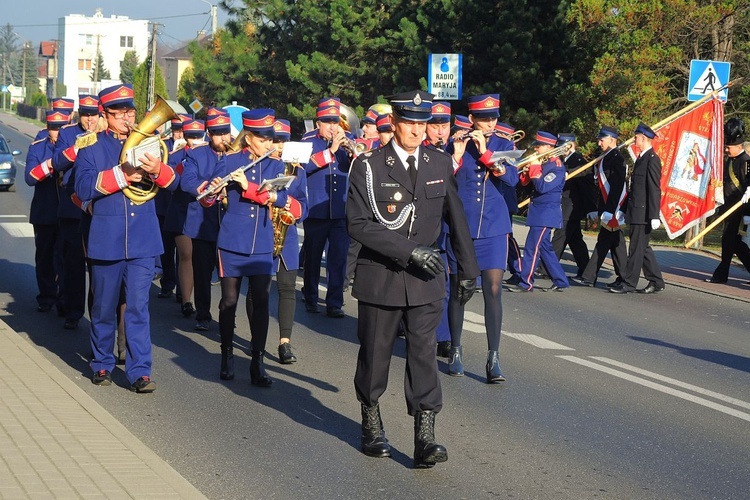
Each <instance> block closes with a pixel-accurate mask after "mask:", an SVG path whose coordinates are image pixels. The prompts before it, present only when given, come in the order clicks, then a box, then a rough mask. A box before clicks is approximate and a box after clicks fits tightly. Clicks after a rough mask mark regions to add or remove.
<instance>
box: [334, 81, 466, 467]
mask: <svg viewBox="0 0 750 500" xmlns="http://www.w3.org/2000/svg"><path fill="white" fill-rule="evenodd" d="M432 98H433V96H432V95H431V94H428V93H426V92H422V91H411V92H405V93H402V94H399V95H396V96H393V98H392V99H391V106H392V108H393V113H392V115H391V121H392V123H393V127H394V134H395V135H394V138H393V140H391V141H390V142H389V143H388V144H387V145H386V146H384V147H383V148H380V149H378V150H375V151H371V152H369V153H365V154H363V155H360V156H359V157H358V158H357V160H355V162H354V163H353V164H352V168H351V171H350V187H349V195H348V200H347V204H346V215H347V228H348V231H349V234H350V236H351V237H352V238H354V239H355V240H357V241H359V242H360V243H361V244H362V249H361V250H360V252H359V255H358V257H357V271H356V273H357V279H356V280H355V282H354V288H353V290H352V295H354V297H356V298H357V299H358V301H359V305H358V308H359V309H358V313H359V314H358V319H359V321H358V326H357V335H358V337H359V342H360V350H359V356H358V360H357V372H356V375H355V377H354V386H355V389H356V392H357V399H358V400H359V401H360V403H361V404H362V451H363V452H364V453H365V454H366V455H368V456H374V457H387V456H390V446H389V445H388V440H387V439H386V438H385V432H384V431H383V423H382V420H381V418H380V409H379V406H378V400H379V398H380V396H381V395H382V394H383V392H385V389H386V386H387V383H388V369H389V366H390V359H391V352H392V350H393V343H394V341H395V340H396V336H397V334H398V327H399V322H400V321H401V320H403V322H404V325H405V330H406V340H407V343H406V345H407V355H406V377H405V393H406V394H405V395H406V404H407V408H408V412H409V415H412V416H413V417H414V434H415V436H414V466H415V467H418V468H423V467H432V466H433V465H435V463H438V462H444V461H446V460H447V459H448V452H447V450H446V449H445V447H444V446H442V445H440V444H437V443H436V442H435V414H436V413H438V412H439V411H440V409H441V408H442V405H443V401H442V391H441V388H440V380H439V378H438V369H437V357H436V344H435V329H436V328H437V326H438V324H439V323H440V318H441V317H442V312H443V299H444V297H445V293H446V292H445V275H444V267H443V261H442V259H441V257H440V251H439V249H438V248H437V246H436V242H437V240H438V237H439V236H440V229H441V224H442V222H443V220H445V222H446V223H447V224H448V226H449V229H450V238H451V244H452V245H453V250H454V252H455V254H456V258H457V261H458V269H457V274H458V279H459V286H458V288H457V290H456V291H455V293H457V294H458V295H459V297H460V300H462V301H463V302H464V303H465V302H466V301H468V300H469V298H470V297H471V295H472V294H473V292H474V290H475V288H476V277H477V276H478V275H479V267H478V265H477V262H476V257H475V256H474V247H473V245H472V241H471V235H470V234H469V227H468V224H467V222H466V217H465V215H464V211H463V207H462V205H461V200H460V199H459V197H458V193H457V187H456V181H455V180H454V178H453V164H452V161H451V158H450V156H448V155H447V154H445V153H442V152H440V151H437V150H435V149H432V148H426V147H424V146H422V139H423V137H424V134H425V127H426V123H427V121H428V120H429V119H430V117H431V115H432Z"/></svg>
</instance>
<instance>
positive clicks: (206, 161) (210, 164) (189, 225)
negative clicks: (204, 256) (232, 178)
mask: <svg viewBox="0 0 750 500" xmlns="http://www.w3.org/2000/svg"><path fill="white" fill-rule="evenodd" d="M224 158H225V155H224V154H223V153H217V152H216V151H214V150H213V149H211V146H209V145H208V144H202V145H200V146H197V147H195V148H190V149H189V150H187V151H186V152H185V159H184V160H182V174H181V176H180V189H181V190H182V191H184V192H185V193H187V194H188V195H190V198H189V200H190V201H189V202H188V205H187V212H186V213H187V215H186V218H185V226H184V228H183V230H182V234H184V235H186V236H189V237H191V238H194V239H198V240H205V241H216V238H217V237H218V236H219V223H220V222H221V211H220V205H219V204H218V203H217V204H215V205H213V206H210V207H204V206H202V205H201V204H200V203H199V202H198V201H197V200H196V199H195V197H196V196H198V194H199V191H198V188H200V187H201V186H203V185H204V183H206V182H211V180H212V179H213V178H214V177H221V176H223V175H224V172H225V170H224ZM238 166H239V165H238Z"/></svg>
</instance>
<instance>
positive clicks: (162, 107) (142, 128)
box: [120, 96, 177, 205]
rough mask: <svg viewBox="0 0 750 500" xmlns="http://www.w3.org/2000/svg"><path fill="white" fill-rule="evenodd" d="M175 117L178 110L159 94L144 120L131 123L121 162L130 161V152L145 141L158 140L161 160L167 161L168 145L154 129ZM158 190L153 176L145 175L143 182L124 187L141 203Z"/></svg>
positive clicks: (133, 200) (133, 199) (135, 200)
mask: <svg viewBox="0 0 750 500" xmlns="http://www.w3.org/2000/svg"><path fill="white" fill-rule="evenodd" d="M175 118H177V111H176V110H175V109H173V108H172V106H170V104H169V103H168V102H167V101H165V100H164V99H163V98H162V97H159V96H157V98H156V104H154V107H153V108H151V110H150V111H149V112H148V113H146V116H145V117H143V120H141V122H140V123H139V124H138V125H130V135H129V136H128V138H127V139H126V140H125V144H123V145H122V152H121V153H120V163H125V162H126V161H128V152H129V151H130V150H132V149H133V148H135V147H136V146H138V145H140V144H141V143H142V142H144V141H149V142H154V141H158V142H159V147H160V149H161V160H162V162H165V163H166V161H167V157H168V156H169V152H168V151H167V145H166V144H164V141H163V140H162V139H161V138H160V137H158V136H154V131H156V129H157V128H159V127H161V126H162V125H163V124H165V123H166V122H168V121H169V120H172V119H175ZM157 191H159V187H158V186H157V185H156V184H155V183H154V181H153V180H152V179H151V177H150V176H148V175H144V176H143V179H142V180H141V182H138V183H134V184H130V185H129V186H125V187H124V188H123V189H122V194H124V195H125V196H126V197H127V198H128V199H130V201H132V202H133V203H136V204H138V205H140V204H141V203H145V202H147V201H148V200H150V199H151V198H153V197H154V196H156V193H157Z"/></svg>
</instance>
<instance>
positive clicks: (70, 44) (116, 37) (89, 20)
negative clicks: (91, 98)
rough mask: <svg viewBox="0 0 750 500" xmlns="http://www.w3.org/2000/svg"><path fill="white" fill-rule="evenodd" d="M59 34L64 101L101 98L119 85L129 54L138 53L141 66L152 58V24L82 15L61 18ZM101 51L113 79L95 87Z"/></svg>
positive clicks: (126, 19)
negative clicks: (93, 75)
mask: <svg viewBox="0 0 750 500" xmlns="http://www.w3.org/2000/svg"><path fill="white" fill-rule="evenodd" d="M58 33H59V34H58V39H59V40H60V50H59V53H58V58H59V69H58V81H62V82H63V84H64V85H65V89H66V95H65V96H64V97H69V98H72V99H76V100H77V99H78V94H98V93H99V91H100V90H101V89H102V88H106V87H108V86H110V85H116V84H117V83H119V81H120V63H121V62H122V60H123V58H124V57H125V53H126V52H127V51H129V50H134V51H135V53H136V54H137V55H138V61H139V62H143V61H145V60H146V58H147V57H148V55H149V52H148V43H149V31H148V21H146V20H137V19H130V18H128V17H127V16H115V15H113V16H110V17H108V18H107V17H104V15H103V14H102V11H101V9H97V10H96V13H95V14H94V16H93V17H87V16H84V15H82V14H70V15H67V16H65V17H61V18H60V19H59V21H58ZM97 51H98V52H101V54H102V58H103V60H104V68H106V69H107V70H109V74H110V77H111V79H110V80H102V81H101V82H96V83H95V82H93V81H92V78H91V73H92V69H93V68H94V66H95V65H96V60H97ZM58 93H60V92H58Z"/></svg>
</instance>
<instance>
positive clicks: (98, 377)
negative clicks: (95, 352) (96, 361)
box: [91, 370, 112, 385]
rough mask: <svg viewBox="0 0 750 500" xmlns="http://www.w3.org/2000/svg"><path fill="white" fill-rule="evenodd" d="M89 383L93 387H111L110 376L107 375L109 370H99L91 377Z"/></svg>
mask: <svg viewBox="0 0 750 500" xmlns="http://www.w3.org/2000/svg"><path fill="white" fill-rule="evenodd" d="M91 382H93V383H94V385H112V375H111V374H110V373H109V370H99V371H98V372H96V373H94V376H93V377H91Z"/></svg>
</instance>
